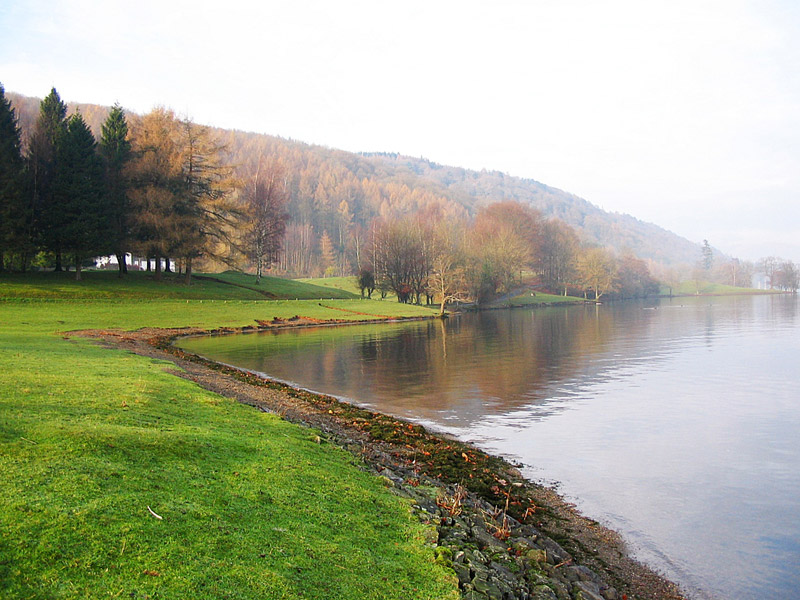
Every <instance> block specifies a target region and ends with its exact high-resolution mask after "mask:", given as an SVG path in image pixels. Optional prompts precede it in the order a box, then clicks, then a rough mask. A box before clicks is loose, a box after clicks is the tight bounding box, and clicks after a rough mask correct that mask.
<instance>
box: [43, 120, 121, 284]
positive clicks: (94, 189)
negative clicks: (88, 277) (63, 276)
mask: <svg viewBox="0 0 800 600" xmlns="http://www.w3.org/2000/svg"><path fill="white" fill-rule="evenodd" d="M56 164H57V165H58V168H57V170H56V177H55V179H54V182H53V198H54V200H55V205H57V206H58V207H59V208H60V214H59V216H58V217H57V218H55V216H53V217H51V224H52V225H54V226H55V227H57V228H58V240H59V243H60V248H61V249H63V250H64V251H65V252H70V253H72V254H73V256H74V258H75V279H76V280H78V281H80V279H81V261H82V260H83V259H84V258H85V257H86V256H87V255H89V254H93V253H99V252H100V251H102V250H104V249H105V245H106V244H107V243H108V242H107V236H108V229H109V220H108V213H107V212H106V211H105V208H106V206H105V205H104V203H103V165H102V162H101V159H100V157H99V155H98V154H97V143H96V142H95V140H94V136H93V135H92V132H91V130H90V129H89V126H88V125H87V124H86V122H85V121H84V120H83V117H82V116H81V115H80V113H77V114H75V115H73V116H72V117H71V118H70V119H69V121H68V122H67V129H66V131H64V132H63V133H62V134H61V136H60V138H59V141H58V144H57V146H56Z"/></svg>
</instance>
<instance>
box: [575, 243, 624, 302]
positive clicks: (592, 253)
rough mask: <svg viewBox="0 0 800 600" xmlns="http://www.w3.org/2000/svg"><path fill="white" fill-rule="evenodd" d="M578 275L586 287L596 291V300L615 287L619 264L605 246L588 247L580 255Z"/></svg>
mask: <svg viewBox="0 0 800 600" xmlns="http://www.w3.org/2000/svg"><path fill="white" fill-rule="evenodd" d="M577 270H578V277H579V278H580V281H581V283H582V284H583V286H584V288H586V289H591V290H592V291H593V292H594V298H595V300H599V299H600V297H601V296H602V295H603V294H605V293H606V292H609V291H611V290H612V289H613V286H614V278H615V277H616V275H617V264H616V260H614V257H613V256H612V254H611V253H610V252H609V251H608V250H606V249H605V248H588V249H586V250H584V251H583V252H582V253H581V254H580V255H579V256H578V264H577Z"/></svg>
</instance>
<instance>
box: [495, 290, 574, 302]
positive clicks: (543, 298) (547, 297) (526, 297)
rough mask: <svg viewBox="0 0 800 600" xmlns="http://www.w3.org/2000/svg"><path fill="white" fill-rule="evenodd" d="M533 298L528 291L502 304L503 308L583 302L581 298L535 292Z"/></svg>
mask: <svg viewBox="0 0 800 600" xmlns="http://www.w3.org/2000/svg"><path fill="white" fill-rule="evenodd" d="M535 294H536V295H535V296H534V295H532V293H531V292H530V291H526V292H524V293H522V294H520V295H519V296H515V297H513V298H511V299H510V300H506V301H505V302H503V303H502V305H504V306H538V305H541V304H548V305H549V304H564V303H567V304H570V303H573V302H583V299H582V298H576V297H574V296H560V295H557V294H546V293H544V292H535Z"/></svg>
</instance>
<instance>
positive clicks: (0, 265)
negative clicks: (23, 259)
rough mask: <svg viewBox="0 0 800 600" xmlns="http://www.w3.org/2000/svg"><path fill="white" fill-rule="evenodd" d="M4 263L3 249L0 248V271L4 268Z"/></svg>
mask: <svg viewBox="0 0 800 600" xmlns="http://www.w3.org/2000/svg"><path fill="white" fill-rule="evenodd" d="M5 264H6V259H5V256H4V255H3V251H2V250H0V273H2V272H3V271H5V270H6V269H5Z"/></svg>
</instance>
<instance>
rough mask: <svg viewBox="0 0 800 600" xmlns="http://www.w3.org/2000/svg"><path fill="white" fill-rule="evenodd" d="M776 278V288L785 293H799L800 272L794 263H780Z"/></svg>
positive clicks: (786, 261) (788, 261)
mask: <svg viewBox="0 0 800 600" xmlns="http://www.w3.org/2000/svg"><path fill="white" fill-rule="evenodd" d="M774 277H775V285H776V287H778V288H780V289H781V290H783V291H785V292H792V293H797V288H798V287H800V271H798V268H797V265H795V264H794V263H793V262H792V261H790V260H784V261H780V263H779V264H778V266H777V268H776V270H775V273H774Z"/></svg>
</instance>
